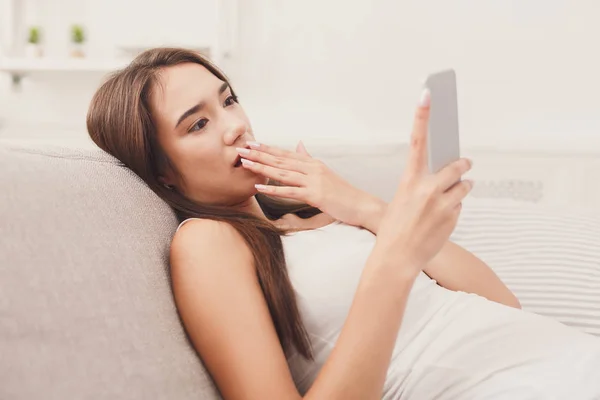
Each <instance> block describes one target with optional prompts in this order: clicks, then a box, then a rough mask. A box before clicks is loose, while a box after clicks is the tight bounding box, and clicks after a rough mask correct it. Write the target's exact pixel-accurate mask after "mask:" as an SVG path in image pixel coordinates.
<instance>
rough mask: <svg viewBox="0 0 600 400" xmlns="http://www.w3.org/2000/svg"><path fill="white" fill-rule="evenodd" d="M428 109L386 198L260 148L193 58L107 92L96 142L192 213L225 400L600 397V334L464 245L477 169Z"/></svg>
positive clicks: (179, 57)
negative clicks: (559, 317)
mask: <svg viewBox="0 0 600 400" xmlns="http://www.w3.org/2000/svg"><path fill="white" fill-rule="evenodd" d="M428 112H429V97H428V94H427V93H424V96H423V98H422V100H421V102H420V105H419V107H418V109H417V113H416V117H415V124H414V127H413V132H412V139H411V149H410V156H409V160H408V164H407V167H406V170H405V172H404V175H403V178H402V180H401V182H400V185H399V187H398V189H397V192H396V195H395V197H394V199H393V201H392V202H391V203H390V204H384V203H383V202H382V201H381V200H379V199H376V198H374V197H372V196H370V195H369V194H367V193H365V192H362V191H360V190H358V189H356V188H354V187H352V186H351V185H349V184H348V183H347V182H345V181H344V180H343V179H341V178H340V177H339V176H337V175H336V174H334V173H333V172H332V171H331V170H329V169H328V168H327V167H326V166H325V165H324V164H323V163H321V162H319V161H317V160H315V159H313V158H312V157H311V156H310V155H308V153H307V152H306V150H305V149H304V148H303V146H302V145H301V144H300V145H299V147H298V149H297V151H296V152H289V151H284V150H280V149H276V148H272V147H269V146H266V145H264V144H258V143H256V142H255V137H254V133H253V131H252V128H251V125H250V122H249V120H248V117H247V116H246V114H245V113H244V111H243V109H242V107H241V105H240V104H239V103H238V99H237V97H236V95H235V93H234V91H233V88H232V87H231V85H230V84H229V82H228V80H227V79H226V77H225V76H224V75H223V74H222V73H221V72H220V71H219V70H218V69H217V68H216V67H215V66H213V65H212V64H211V63H210V62H209V61H207V60H206V59H205V58H204V57H202V56H200V55H199V54H196V53H194V52H190V51H186V50H183V49H154V50H149V51H147V52H145V53H143V54H141V55H140V56H139V57H138V58H136V60H134V61H133V62H132V64H131V65H130V66H128V67H127V68H125V69H124V70H122V71H119V72H117V73H115V74H114V75H113V76H111V77H110V78H109V79H108V81H107V82H106V83H104V84H103V85H102V86H101V88H100V89H99V90H98V92H97V93H96V95H95V96H94V98H93V101H92V104H91V107H90V110H89V114H88V120H87V124H88V130H89V133H90V136H91V138H92V139H93V140H94V141H95V143H96V144H97V145H98V146H99V147H100V148H102V149H104V150H105V151H107V152H109V153H111V154H112V155H114V156H115V157H117V158H118V159H119V160H121V161H122V162H123V163H124V164H125V165H127V166H128V167H129V168H131V169H132V170H133V171H134V172H135V173H136V174H138V175H139V176H140V177H141V178H142V179H143V180H144V181H145V182H146V183H147V184H148V186H149V187H150V188H151V189H153V190H154V191H155V192H156V193H157V194H158V195H159V196H160V197H161V198H163V199H164V200H165V201H166V202H167V203H168V204H169V205H170V206H171V207H172V208H173V209H174V210H175V212H176V213H177V215H178V216H179V218H180V219H181V221H182V224H181V225H180V229H178V231H177V232H176V234H175V235H174V238H173V241H172V244H171V254H170V257H171V258H170V259H171V276H172V280H173V291H174V295H175V300H176V303H177V306H178V310H179V313H180V315H181V318H182V321H183V323H184V325H185V328H186V331H187V333H188V334H189V336H190V338H191V340H192V342H193V344H194V346H195V348H196V350H197V351H198V353H199V355H200V356H201V357H202V359H203V361H204V363H205V365H206V367H207V369H208V371H209V372H210V374H211V376H212V377H213V379H214V380H215V382H216V384H217V386H218V388H219V390H220V391H221V393H222V395H223V397H224V398H225V399H297V398H308V399H375V398H385V399H433V398H435V399H455V398H458V399H482V398H486V399H487V398H492V397H493V398H509V399H552V398H557V399H558V398H561V399H562V398H566V396H569V397H570V398H577V399H592V398H600V384H598V383H596V381H595V380H594V379H592V378H593V377H595V378H598V372H597V371H598V370H600V341H599V340H598V339H596V338H594V337H592V336H589V335H586V334H584V333H581V332H578V331H575V330H573V329H570V328H568V327H566V326H564V325H562V324H560V323H558V322H556V321H553V320H550V319H547V318H544V317H541V316H539V315H535V314H532V313H528V312H525V311H522V310H520V305H519V302H518V300H517V299H516V298H515V296H514V295H513V294H512V293H511V292H510V290H508V288H507V287H506V286H504V284H503V283H502V282H501V281H500V280H499V279H498V277H497V276H496V275H495V274H494V273H493V272H492V271H491V270H490V269H489V267H488V266H486V265H485V264H484V263H483V262H482V261H481V260H479V259H477V258H476V257H475V256H473V255H472V254H470V253H469V252H467V251H466V250H464V249H462V248H460V247H459V246H457V245H455V244H453V243H451V242H449V241H448V238H449V235H450V233H451V232H452V230H453V229H454V227H455V224H456V221H457V218H458V216H459V213H460V209H461V201H462V199H463V198H464V197H465V196H466V195H467V194H468V192H469V190H470V189H471V182H470V181H468V180H462V181H460V182H459V183H457V181H459V178H460V177H461V176H462V175H463V174H464V173H465V172H466V171H467V170H469V169H470V167H471V165H470V162H469V161H468V160H466V159H462V160H459V161H457V162H454V163H452V164H451V165H449V166H448V167H446V168H445V169H443V170H442V171H440V172H439V173H437V174H429V173H427V166H426V159H427V157H426V143H425V142H426V132H427V119H428ZM271 180H273V181H276V182H277V183H278V185H277V186H276V185H272V184H271V185H269V184H268V183H271V182H272V181H271ZM284 199H285V200H284ZM284 250H285V252H284Z"/></svg>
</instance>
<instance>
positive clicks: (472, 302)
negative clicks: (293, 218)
mask: <svg viewBox="0 0 600 400" xmlns="http://www.w3.org/2000/svg"><path fill="white" fill-rule="evenodd" d="M184 222H185V221H184ZM182 224H183V223H182ZM375 239H376V237H375V235H373V234H372V233H371V232H369V231H368V230H366V229H361V228H357V227H354V226H350V225H346V224H344V223H341V222H334V223H332V224H329V225H326V226H324V227H321V228H317V229H313V230H308V231H300V232H295V233H291V234H289V235H288V236H283V237H282V242H283V248H284V254H285V258H286V262H287V268H288V272H289V276H290V279H291V282H292V285H293V287H294V291H295V294H296V299H297V302H298V307H299V311H300V314H301V316H302V319H303V322H304V324H305V326H306V330H307V332H308V334H309V337H310V341H311V344H312V347H313V351H314V360H313V361H307V360H305V359H303V358H302V357H301V356H300V355H299V354H298V353H296V352H295V351H291V352H290V353H289V354H288V359H287V360H288V365H289V367H290V371H291V373H292V376H293V378H294V381H295V383H296V386H297V388H298V390H299V391H300V393H301V394H302V395H304V394H305V393H306V391H308V389H309V388H310V386H311V385H312V383H313V382H314V380H315V379H316V377H317V375H318V373H319V371H320V370H321V367H322V366H323V364H324V363H325V361H326V360H327V358H328V357H329V355H330V353H331V351H332V349H333V347H334V346H335V343H336V341H337V338H338V336H339V334H340V331H341V329H342V327H343V325H344V323H345V320H346V317H347V315H348V312H349V310H350V306H351V304H352V301H353V299H354V295H355V292H356V289H357V287H358V284H359V281H360V277H361V274H362V271H363V268H364V266H365V264H366V261H367V258H368V256H369V254H370V253H371V250H372V249H373V246H374V244H375ZM373 312H377V310H373ZM597 371H600V339H598V338H596V337H593V336H591V335H587V334H584V333H582V332H579V331H575V330H574V329H572V328H569V327H567V326H565V325H563V324H560V323H559V322H557V321H554V320H551V319H549V318H545V317H542V316H539V315H536V314H532V313H529V312H526V311H522V310H518V309H515V308H511V307H507V306H504V305H501V304H498V303H495V302H492V301H488V300H487V299H485V298H483V297H480V296H477V295H475V294H469V293H464V292H454V291H451V290H448V289H445V288H443V287H441V286H439V285H437V283H436V282H435V280H432V279H430V278H429V277H428V276H427V275H426V274H425V273H423V272H421V273H420V274H419V275H418V277H417V279H416V280H415V282H414V285H413V286H412V289H411V292H410V294H409V297H408V302H407V304H406V307H405V310H404V316H403V319H402V324H401V328H400V331H399V333H398V337H397V340H396V344H395V347H394V350H393V353H392V357H391V362H390V366H389V368H388V372H387V377H386V381H385V385H384V391H383V394H382V398H383V399H385V400H392V399H394V400H395V399H410V400H413V399H418V400H427V399H434V398H435V399H442V400H443V399H467V398H476V399H479V398H492V397H493V398H502V399H504V398H508V399H511V400H512V399H525V398H527V399H529V398H544V399H562V398H574V397H569V396H572V395H573V393H575V391H574V390H575V389H574V388H577V390H579V392H577V393H578V394H581V397H577V398H581V399H584V398H585V399H588V398H589V399H592V398H594V399H600V382H598V380H597V379H596V378H598V377H599V376H600V375H598V372H597ZM524 377H526V378H527V379H525V378H524ZM558 377H559V378H558ZM523 382H526V384H523ZM596 382H598V383H596ZM563 395H564V396H563ZM584 395H585V396H590V397H583V396H584ZM494 396H496V397H494ZM502 396H504V397H502ZM507 396H508V397H507ZM531 396H534V397H531ZM560 396H563V397H560Z"/></svg>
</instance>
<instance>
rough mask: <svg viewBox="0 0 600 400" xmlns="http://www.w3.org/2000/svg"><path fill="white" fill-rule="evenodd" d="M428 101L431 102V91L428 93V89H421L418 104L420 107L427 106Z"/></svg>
mask: <svg viewBox="0 0 600 400" xmlns="http://www.w3.org/2000/svg"><path fill="white" fill-rule="evenodd" d="M430 102H431V93H429V89H423V92H422V93H421V99H420V100H419V105H420V106H421V107H427V106H429V103H430Z"/></svg>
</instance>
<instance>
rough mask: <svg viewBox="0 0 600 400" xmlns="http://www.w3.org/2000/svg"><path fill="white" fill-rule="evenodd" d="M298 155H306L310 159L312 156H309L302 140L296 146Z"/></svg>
mask: <svg viewBox="0 0 600 400" xmlns="http://www.w3.org/2000/svg"><path fill="white" fill-rule="evenodd" d="M296 153H300V154H304V155H307V156H309V157H310V154H308V151H307V150H306V147H304V143H302V140H301V141H299V142H298V145H297V146H296Z"/></svg>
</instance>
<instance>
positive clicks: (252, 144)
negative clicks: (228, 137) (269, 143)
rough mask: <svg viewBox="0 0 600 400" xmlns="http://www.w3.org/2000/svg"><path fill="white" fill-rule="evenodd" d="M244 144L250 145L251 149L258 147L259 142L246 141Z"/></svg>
mask: <svg viewBox="0 0 600 400" xmlns="http://www.w3.org/2000/svg"><path fill="white" fill-rule="evenodd" d="M246 144H247V145H248V146H250V147H252V148H253V149H258V148H259V147H260V143H258V142H246Z"/></svg>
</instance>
